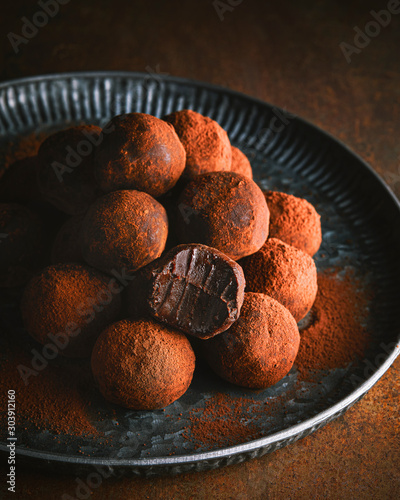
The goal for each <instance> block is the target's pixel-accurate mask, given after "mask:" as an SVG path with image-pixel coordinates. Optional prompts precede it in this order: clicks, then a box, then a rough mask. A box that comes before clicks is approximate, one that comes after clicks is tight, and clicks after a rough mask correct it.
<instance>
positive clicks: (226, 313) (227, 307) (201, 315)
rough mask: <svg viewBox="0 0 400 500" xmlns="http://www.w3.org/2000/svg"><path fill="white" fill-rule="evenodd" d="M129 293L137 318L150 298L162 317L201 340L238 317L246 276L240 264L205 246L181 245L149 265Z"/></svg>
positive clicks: (154, 310)
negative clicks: (144, 298)
mask: <svg viewBox="0 0 400 500" xmlns="http://www.w3.org/2000/svg"><path fill="white" fill-rule="evenodd" d="M140 274H141V276H139V277H138V279H136V280H134V281H133V282H132V284H131V285H130V287H129V291H128V303H129V304H130V305H128V307H129V308H130V309H131V310H132V312H133V314H134V316H137V314H138V305H139V306H140V304H141V303H143V302H142V297H146V308H147V311H148V312H149V313H150V314H151V315H152V316H153V317H154V318H156V319H157V320H159V321H162V322H163V323H167V324H168V325H170V326H172V327H174V328H178V329H179V330H182V331H184V332H185V333H188V334H190V335H193V336H195V337H199V338H202V339H205V338H210V337H213V336H214V335H217V334H219V333H221V332H223V331H225V330H226V329H227V328H229V327H230V325H231V324H232V323H233V322H234V321H236V320H237V318H238V317H239V314H240V308H241V306H242V303H243V297H244V287H245V279H244V275H243V270H242V268H241V267H240V266H239V264H238V263H237V262H235V261H234V260H232V259H230V258H229V257H227V256H226V255H224V254H223V253H222V252H219V251H218V250H216V249H214V248H210V247H207V246H205V245H196V244H192V245H179V246H177V247H175V248H173V249H172V250H170V251H169V252H168V253H167V254H166V255H165V256H164V257H162V258H161V259H159V260H158V261H156V262H154V263H153V264H151V265H150V266H147V267H146V268H145V269H144V270H143V272H142V273H140Z"/></svg>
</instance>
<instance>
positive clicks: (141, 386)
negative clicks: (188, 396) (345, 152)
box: [92, 320, 195, 410]
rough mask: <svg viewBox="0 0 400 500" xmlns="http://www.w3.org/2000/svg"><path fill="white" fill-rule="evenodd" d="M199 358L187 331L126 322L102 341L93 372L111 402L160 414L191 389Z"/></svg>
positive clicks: (94, 355) (96, 348)
mask: <svg viewBox="0 0 400 500" xmlns="http://www.w3.org/2000/svg"><path fill="white" fill-rule="evenodd" d="M194 367H195V355H194V352H193V350H192V348H191V346H190V343H189V341H188V339H187V338H186V337H185V335H184V334H183V333H181V332H178V331H175V330H173V329H171V328H169V327H167V326H163V325H160V324H159V323H156V322H155V321H153V320H137V321H132V320H122V321H119V322H118V323H115V324H113V325H110V326H109V327H108V328H107V329H106V330H105V331H104V332H103V333H102V334H101V335H100V337H99V338H98V339H97V342H96V345H95V346H94V349H93V353H92V372H93V376H94V378H95V380H96V382H97V384H98V386H99V389H100V392H101V393H102V394H103V396H104V397H105V399H107V400H108V401H110V402H111V403H116V404H118V405H121V406H125V407H126V408H130V409H132V410H157V409H161V408H164V407H165V406H168V405H170V404H171V403H173V402H174V401H175V400H176V399H178V398H180V397H181V396H182V395H183V394H184V393H185V392H186V391H187V389H188V387H189V385H190V383H191V381H192V377H193V372H194Z"/></svg>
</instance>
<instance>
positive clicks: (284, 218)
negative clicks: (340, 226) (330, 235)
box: [264, 191, 322, 257]
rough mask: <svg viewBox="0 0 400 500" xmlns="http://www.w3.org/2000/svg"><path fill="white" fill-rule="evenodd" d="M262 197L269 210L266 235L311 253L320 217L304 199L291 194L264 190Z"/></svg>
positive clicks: (318, 236)
mask: <svg viewBox="0 0 400 500" xmlns="http://www.w3.org/2000/svg"><path fill="white" fill-rule="evenodd" d="M264 194H265V199H266V200H267V204H268V208H269V211H270V213H271V219H270V225H269V235H270V237H271V238H278V239H279V240H282V241H284V242H285V243H288V244H289V245H292V246H294V247H296V248H299V249H300V250H303V252H306V253H308V254H309V255H311V257H312V256H313V255H314V254H315V253H317V251H318V249H319V247H320V245H321V241H322V234H321V217H320V216H319V215H318V213H317V211H316V210H315V208H314V207H313V206H312V205H311V203H309V202H308V201H307V200H304V199H303V198H298V197H297V196H293V195H291V194H286V193H279V192H277V191H266V192H265V193H264Z"/></svg>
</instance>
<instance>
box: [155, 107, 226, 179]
mask: <svg viewBox="0 0 400 500" xmlns="http://www.w3.org/2000/svg"><path fill="white" fill-rule="evenodd" d="M164 120H165V121H167V122H169V123H172V125H173V126H174V128H175V130H176V133H177V134H178V136H179V139H180V140H181V142H182V144H183V146H184V148H185V151H186V167H185V171H184V174H183V175H184V177H187V178H190V179H193V178H194V177H196V176H197V175H200V174H204V173H206V172H217V171H229V170H230V169H231V162H232V151H231V143H230V141H229V138H228V134H227V133H226V132H225V130H224V129H223V128H222V127H221V126H220V125H219V124H218V123H217V122H216V121H215V120H212V119H211V118H208V117H207V116H203V115H201V114H200V113H197V112H196V111H191V110H190V109H184V110H182V111H176V112H175V113H171V114H170V115H167V116H165V117H164Z"/></svg>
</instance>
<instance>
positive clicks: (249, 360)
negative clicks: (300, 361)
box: [199, 293, 300, 389]
mask: <svg viewBox="0 0 400 500" xmlns="http://www.w3.org/2000/svg"><path fill="white" fill-rule="evenodd" d="M299 345H300V334H299V330H298V327H297V324H296V321H295V319H294V318H293V316H292V315H291V314H290V312H289V311H288V310H287V309H286V308H285V307H284V306H282V305H281V304H280V303H279V302H277V301H276V300H274V299H273V298H271V297H269V296H267V295H264V294H261V293H246V294H245V297H244V302H243V306H242V312H241V314H240V318H239V319H238V320H237V321H236V323H234V324H233V325H232V326H231V327H230V328H229V330H227V331H226V332H224V333H221V335H218V336H217V337H214V338H212V339H210V340H206V341H204V342H201V344H200V343H199V347H200V349H201V352H202V353H203V355H204V357H205V358H206V360H207V361H208V363H209V365H210V367H211V368H212V369H213V370H214V371H215V372H216V373H217V374H218V375H219V376H220V377H222V378H223V379H225V380H227V381H228V382H231V383H233V384H236V385H240V386H243V387H249V388H251V389H265V388H266V387H270V386H271V385H274V384H276V383H277V382H278V381H279V380H281V379H282V378H283V377H284V376H285V375H286V374H287V373H289V371H290V369H291V368H292V366H293V363H294V360H295V359H296V356H297V352H298V349H299Z"/></svg>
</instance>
